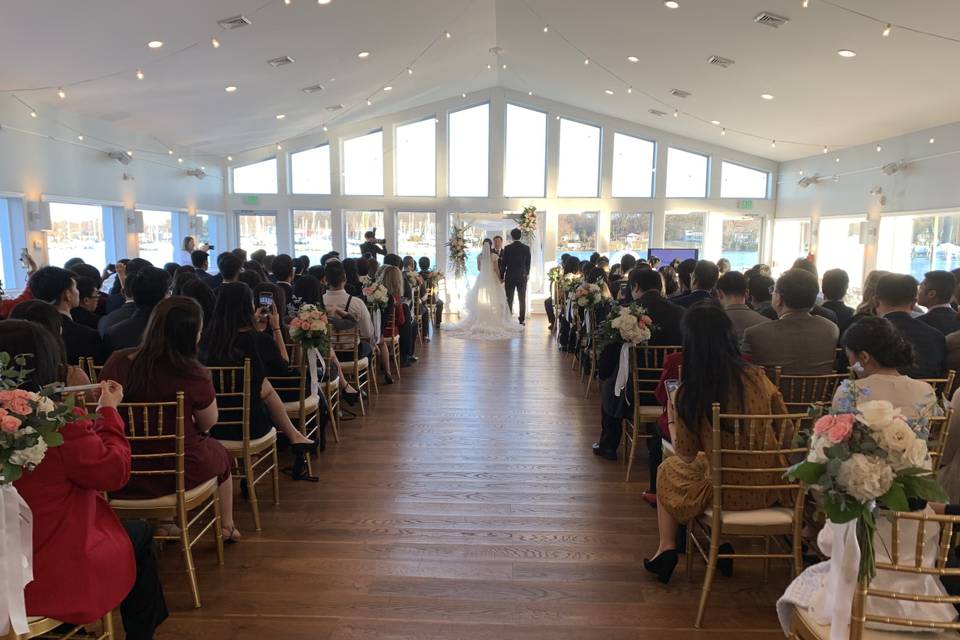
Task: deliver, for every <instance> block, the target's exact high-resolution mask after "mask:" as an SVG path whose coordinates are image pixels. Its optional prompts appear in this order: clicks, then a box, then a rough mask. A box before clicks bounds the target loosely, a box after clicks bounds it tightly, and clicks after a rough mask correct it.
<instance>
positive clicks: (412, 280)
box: [403, 271, 423, 289]
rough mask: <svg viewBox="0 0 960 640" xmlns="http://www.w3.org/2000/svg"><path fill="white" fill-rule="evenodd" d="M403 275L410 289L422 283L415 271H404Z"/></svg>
mask: <svg viewBox="0 0 960 640" xmlns="http://www.w3.org/2000/svg"><path fill="white" fill-rule="evenodd" d="M403 275H404V277H405V278H406V279H407V284H409V285H410V288H411V289H416V288H417V287H419V286H421V285H422V284H423V278H421V277H420V274H419V273H417V272H416V271H404V272H403Z"/></svg>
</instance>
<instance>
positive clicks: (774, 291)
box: [769, 284, 777, 295]
mask: <svg viewBox="0 0 960 640" xmlns="http://www.w3.org/2000/svg"><path fill="white" fill-rule="evenodd" d="M769 291H770V295H773V294H774V293H776V292H777V285H775V284H772V285H770V289H769Z"/></svg>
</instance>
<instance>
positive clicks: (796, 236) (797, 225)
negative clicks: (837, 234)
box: [770, 219, 810, 278]
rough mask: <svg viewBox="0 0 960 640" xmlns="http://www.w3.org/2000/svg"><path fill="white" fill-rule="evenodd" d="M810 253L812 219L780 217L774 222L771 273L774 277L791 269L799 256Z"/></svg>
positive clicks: (802, 256) (803, 256)
mask: <svg viewBox="0 0 960 640" xmlns="http://www.w3.org/2000/svg"><path fill="white" fill-rule="evenodd" d="M809 254H810V221H809V220H790V219H780V220H775V221H774V223H773V250H772V251H771V260H770V273H771V275H773V277H774V278H776V277H778V276H779V275H780V274H781V273H783V272H784V271H786V270H787V269H789V268H790V267H791V266H792V265H793V261H794V260H796V259H797V258H805V257H806V256H807V255H809Z"/></svg>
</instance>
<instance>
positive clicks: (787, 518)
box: [703, 507, 793, 527]
mask: <svg viewBox="0 0 960 640" xmlns="http://www.w3.org/2000/svg"><path fill="white" fill-rule="evenodd" d="M712 517H713V509H712V508H708V509H707V510H706V511H704V512H703V518H706V519H707V520H709V519H710V518H712ZM720 518H721V522H722V523H723V524H728V525H731V526H754V527H777V526H782V525H789V524H790V523H791V522H793V509H787V508H785V507H769V508H767V509H751V510H750V511H729V510H728V511H724V512H723V513H722V514H721V516H720Z"/></svg>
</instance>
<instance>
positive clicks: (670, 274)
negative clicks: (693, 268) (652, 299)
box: [658, 265, 680, 299]
mask: <svg viewBox="0 0 960 640" xmlns="http://www.w3.org/2000/svg"><path fill="white" fill-rule="evenodd" d="M658 271H659V272H660V275H661V276H663V291H664V295H666V296H667V298H670V299H673V298H676V297H677V294H678V293H679V292H680V281H679V280H678V279H677V270H676V269H674V268H673V267H671V266H670V265H667V266H665V267H660V268H659V269H658Z"/></svg>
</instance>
